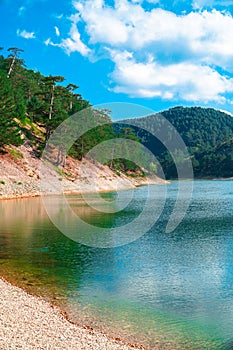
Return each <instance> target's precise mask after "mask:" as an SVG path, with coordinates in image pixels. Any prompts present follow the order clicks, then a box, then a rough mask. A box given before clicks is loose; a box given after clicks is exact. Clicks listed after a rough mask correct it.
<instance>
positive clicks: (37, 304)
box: [0, 279, 135, 350]
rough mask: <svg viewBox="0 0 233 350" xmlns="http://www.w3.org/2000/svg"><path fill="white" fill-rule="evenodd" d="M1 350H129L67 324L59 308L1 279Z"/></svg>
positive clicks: (120, 344) (107, 339)
mask: <svg viewBox="0 0 233 350" xmlns="http://www.w3.org/2000/svg"><path fill="white" fill-rule="evenodd" d="M0 288H1V293H0V349H1V350H16V349H21V350H32V349H36V350H40V349H41V350H42V349H43V350H50V349H51V350H58V349H59V350H66V349H67V350H91V349H93V350H98V349H100V350H105V349H108V350H120V349H121V350H130V349H131V350H132V349H135V348H132V347H130V346H127V345H124V344H123V343H120V342H118V341H115V340H112V339H109V338H107V336H105V335H104V334H101V333H97V332H94V331H92V330H89V329H85V328H81V327H79V326H77V325H74V324H72V323H70V322H69V321H68V320H67V319H66V318H65V317H64V316H63V315H62V313H61V311H60V309H59V308H57V307H56V306H53V305H51V304H50V303H48V302H46V301H44V300H43V299H40V298H38V297H34V296H32V295H30V294H27V293H26V292H25V291H23V290H22V289H20V288H18V287H15V286H12V285H11V284H9V283H8V282H5V281H4V280H2V279H0Z"/></svg>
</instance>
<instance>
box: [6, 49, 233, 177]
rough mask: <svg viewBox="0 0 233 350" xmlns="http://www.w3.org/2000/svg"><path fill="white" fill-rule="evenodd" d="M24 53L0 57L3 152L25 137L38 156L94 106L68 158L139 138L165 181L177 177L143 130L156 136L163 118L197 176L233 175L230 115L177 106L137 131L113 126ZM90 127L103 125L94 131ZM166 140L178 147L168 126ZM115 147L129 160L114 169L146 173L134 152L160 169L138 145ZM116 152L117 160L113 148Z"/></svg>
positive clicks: (114, 163)
mask: <svg viewBox="0 0 233 350" xmlns="http://www.w3.org/2000/svg"><path fill="white" fill-rule="evenodd" d="M22 55H23V50H20V49H18V48H15V47H13V48H9V49H8V52H7V56H6V57H4V55H0V152H4V150H5V146H6V145H9V144H11V145H16V146H17V145H20V144H22V143H23V142H24V140H25V139H27V140H30V141H31V143H32V144H33V146H34V148H35V149H36V151H37V155H38V157H39V156H40V155H41V153H42V151H43V149H44V146H45V144H46V141H47V140H48V138H49V136H50V135H51V133H52V132H53V131H54V130H55V129H56V127H57V126H58V125H60V124H61V123H62V122H63V121H64V120H66V119H67V118H68V117H69V116H71V115H73V114H74V113H76V112H79V111H82V110H84V109H86V108H90V111H91V112H90V113H89V121H88V123H89V125H90V129H92V130H90V131H89V132H87V133H86V134H84V135H83V136H81V137H80V138H79V139H78V140H77V141H76V142H75V143H74V145H73V146H72V148H71V149H70V151H69V155H71V156H73V157H75V158H78V159H79V160H81V159H82V158H83V157H84V156H85V155H86V154H87V152H89V150H91V149H92V148H93V147H94V146H95V145H97V144H99V143H101V142H102V141H104V140H109V139H112V138H124V139H130V140H133V141H139V140H140V142H141V143H142V144H144V145H145V146H146V147H147V148H148V149H149V150H151V151H152V152H153V153H154V154H155V155H156V157H157V158H158V161H159V162H160V164H161V165H162V168H163V171H164V173H165V176H166V178H168V179H170V178H176V177H177V172H176V166H175V164H174V161H173V160H172V158H171V155H170V154H169V152H168V150H167V149H166V147H165V146H164V145H163V144H162V143H161V142H159V141H158V139H156V138H155V137H154V136H153V135H151V134H149V133H148V132H145V131H144V130H143V128H146V127H148V126H149V128H150V130H152V133H155V132H156V131H160V130H162V129H163V128H164V124H163V122H162V121H161V119H160V118H158V117H159V115H161V116H162V117H164V118H165V119H166V120H168V121H169V122H170V123H171V124H172V125H173V126H174V127H175V128H176V129H177V131H178V132H179V134H180V136H181V137H182V139H183V140H184V142H185V144H186V146H187V148H188V151H189V154H190V159H191V160H192V163H193V167H194V174H195V176H196V177H232V176H233V153H232V151H233V118H232V117H231V116H229V115H228V114H226V113H224V112H220V111H217V110H215V109H211V108H201V107H191V108H187V107H186V108H185V107H175V108H172V109H169V110H167V111H163V112H161V113H160V114H155V115H150V116H147V117H144V118H139V119H137V123H136V124H137V125H138V127H133V128H132V127H131V126H127V125H125V124H122V125H120V124H115V125H114V124H113V123H112V121H111V118H110V111H106V110H95V109H94V108H92V107H91V104H90V103H89V101H87V100H85V99H84V98H83V97H82V96H81V94H79V93H77V90H78V86H76V85H74V84H72V83H65V78H64V77H62V76H59V75H57V76H52V75H49V76H44V75H42V74H41V73H40V72H38V71H33V70H31V69H28V68H26V65H25V62H24V60H23V59H22V58H21V56H22ZM129 124H131V123H129ZM92 125H93V126H94V125H99V126H98V127H94V128H92ZM140 127H141V128H142V129H140ZM166 137H167V140H168V141H170V142H171V143H173V144H174V145H175V138H174V137H175V136H174V134H173V132H172V129H171V127H169V126H168V127H167V126H166ZM173 138H174V140H173ZM173 141H174V142H173ZM117 147H122V150H121V152H120V153H121V154H123V155H125V159H123V158H118V159H115V160H110V161H109V162H108V165H109V166H110V167H111V168H112V169H114V170H115V171H124V172H126V173H127V172H128V173H129V174H131V175H132V172H134V173H139V174H140V175H142V174H143V172H142V171H140V170H139V167H138V166H137V165H135V164H133V162H131V161H129V160H127V154H128V155H129V154H130V153H132V152H134V153H136V154H137V158H138V159H140V163H141V164H142V165H143V167H144V168H146V169H147V170H151V172H156V171H158V169H159V168H158V166H157V165H156V163H153V162H151V159H150V157H149V156H148V155H147V154H145V153H144V152H143V150H142V148H140V146H138V147H134V148H133V150H132V149H131V148H130V147H131V146H129V147H128V146H127V145H126V144H124V143H122V146H119V144H118V146H117ZM174 153H175V158H176V163H177V162H180V163H182V162H184V154H183V153H182V150H181V149H179V148H177V149H175V152H174ZM112 154H113V157H114V150H113V152H112ZM63 161H64V159H62V157H60V155H58V157H57V160H56V165H58V166H59V165H62V162H63ZM159 175H162V174H159Z"/></svg>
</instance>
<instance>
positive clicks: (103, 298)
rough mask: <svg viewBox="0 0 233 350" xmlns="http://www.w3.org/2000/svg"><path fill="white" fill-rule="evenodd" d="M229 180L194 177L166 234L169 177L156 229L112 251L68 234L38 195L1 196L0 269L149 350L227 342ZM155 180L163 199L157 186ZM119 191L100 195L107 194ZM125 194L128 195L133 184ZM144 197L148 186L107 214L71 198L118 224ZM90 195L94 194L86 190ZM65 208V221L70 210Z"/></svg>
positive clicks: (232, 229) (91, 214)
mask: <svg viewBox="0 0 233 350" xmlns="http://www.w3.org/2000/svg"><path fill="white" fill-rule="evenodd" d="M232 185H233V182H232V181H196V182H195V186H194V193H193V199H192V202H191V204H190V208H189V210H188V212H187V213H186V216H185V218H184V220H183V221H182V223H181V224H180V225H179V227H178V228H177V229H176V230H175V231H174V232H172V233H169V234H168V233H165V227H166V224H167V222H168V218H169V215H170V213H171V211H172V208H173V206H174V201H175V198H176V194H177V183H176V182H174V183H171V184H170V185H168V186H167V191H168V194H167V200H166V206H165V208H164V211H163V213H162V215H161V217H160V219H159V221H158V222H157V223H156V224H155V225H154V227H153V228H152V229H151V230H150V231H149V232H148V233H147V234H145V235H143V236H142V237H141V238H140V239H137V240H136V241H135V242H132V243H130V244H127V245H125V246H122V247H115V248H111V249H100V248H91V247H87V246H85V245H82V244H79V243H77V242H74V241H72V240H70V239H69V238H67V237H66V236H64V235H63V234H62V233H60V232H59V231H58V230H57V229H56V228H55V227H54V225H53V224H52V223H51V221H50V220H49V218H48V216H47V214H46V212H45V210H44V208H43V205H42V202H41V200H40V199H39V198H33V199H23V200H10V201H0V213H1V228H0V266H1V274H2V275H4V276H5V277H7V278H8V279H9V280H11V281H14V282H16V283H18V284H19V285H20V286H23V287H25V288H26V289H27V290H29V291H33V292H35V293H37V294H39V295H43V296H46V297H47V298H49V299H52V300H54V301H55V302H56V303H58V304H59V305H61V306H62V307H63V308H64V309H65V310H66V311H67V312H68V314H69V317H70V318H71V319H72V320H74V321H75V322H78V323H83V324H88V325H90V326H92V327H94V328H96V329H99V330H103V331H105V332H108V333H109V334H111V335H114V336H117V337H120V338H124V339H125V340H126V341H130V342H134V343H135V342H136V343H138V344H143V345H144V346H145V347H147V348H150V349H156V346H157V345H159V348H160V349H184V350H186V349H200V350H202V349H211V350H215V349H216V350H219V349H227V348H228V349H230V344H231V342H232V341H233V215H232V209H233V190H232ZM155 186H156V185H155ZM156 188H157V189H158V190H157V194H156V200H159V197H160V186H157V187H156ZM115 195H116V194H114V193H109V194H104V195H103V196H104V197H105V199H106V200H108V201H112V200H114V196H115ZM124 196H125V198H127V197H129V196H132V193H131V191H124ZM146 196H147V188H146V186H145V187H140V188H137V189H136V190H134V194H133V196H132V197H133V199H132V201H131V202H130V204H129V205H128V206H127V207H126V208H125V209H124V210H122V211H120V212H118V213H113V214H111V213H102V212H101V207H100V208H99V210H94V209H92V208H90V206H88V205H87V204H85V203H84V202H83V200H82V198H81V197H80V196H69V197H68V200H69V203H70V204H71V206H72V208H73V210H74V211H75V212H76V213H78V214H79V215H80V217H82V219H83V220H86V221H87V222H88V223H91V224H93V225H96V226H98V227H115V226H119V225H123V224H125V223H127V222H130V221H132V220H134V218H135V217H136V216H137V215H138V214H139V213H140V212H141V211H142V209H143V206H144V205H145V201H146ZM54 199H55V200H56V203H59V201H60V200H61V199H60V197H53V200H54ZM89 199H90V202H91V200H93V201H96V199H94V197H93V198H92V195H90V198H89ZM97 205H98V203H97ZM61 215H63V217H64V220H66V213H65V212H62V214H61ZM67 225H72V222H67ZM226 344H228V345H226Z"/></svg>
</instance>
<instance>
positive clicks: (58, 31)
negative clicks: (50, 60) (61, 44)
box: [54, 26, 60, 36]
mask: <svg viewBox="0 0 233 350" xmlns="http://www.w3.org/2000/svg"><path fill="white" fill-rule="evenodd" d="M54 29H55V33H56V36H60V30H59V28H58V27H56V26H55V27H54Z"/></svg>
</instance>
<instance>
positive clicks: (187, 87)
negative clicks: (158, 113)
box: [111, 51, 233, 103]
mask: <svg viewBox="0 0 233 350" xmlns="http://www.w3.org/2000/svg"><path fill="white" fill-rule="evenodd" d="M111 57H112V60H113V61H114V63H115V70H114V72H113V73H112V74H111V78H112V79H113V81H114V83H115V87H114V88H113V91H115V92H117V93H126V94H129V95H131V96H132V97H145V98H152V97H161V98H163V99H174V100H176V99H177V100H178V99H183V100H185V101H203V102H205V103H207V102H209V101H216V102H218V103H224V102H225V97H224V94H225V93H232V92H233V79H230V78H227V77H224V76H221V75H220V74H219V73H218V72H217V71H216V70H214V69H212V68H210V67H208V66H205V65H195V64H192V63H185V62H182V63H177V64H170V65H162V64H160V63H158V62H156V61H151V58H149V60H148V61H147V62H144V63H142V62H137V61H136V60H135V59H134V57H133V54H132V53H130V52H128V51H124V52H116V51H111Z"/></svg>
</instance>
